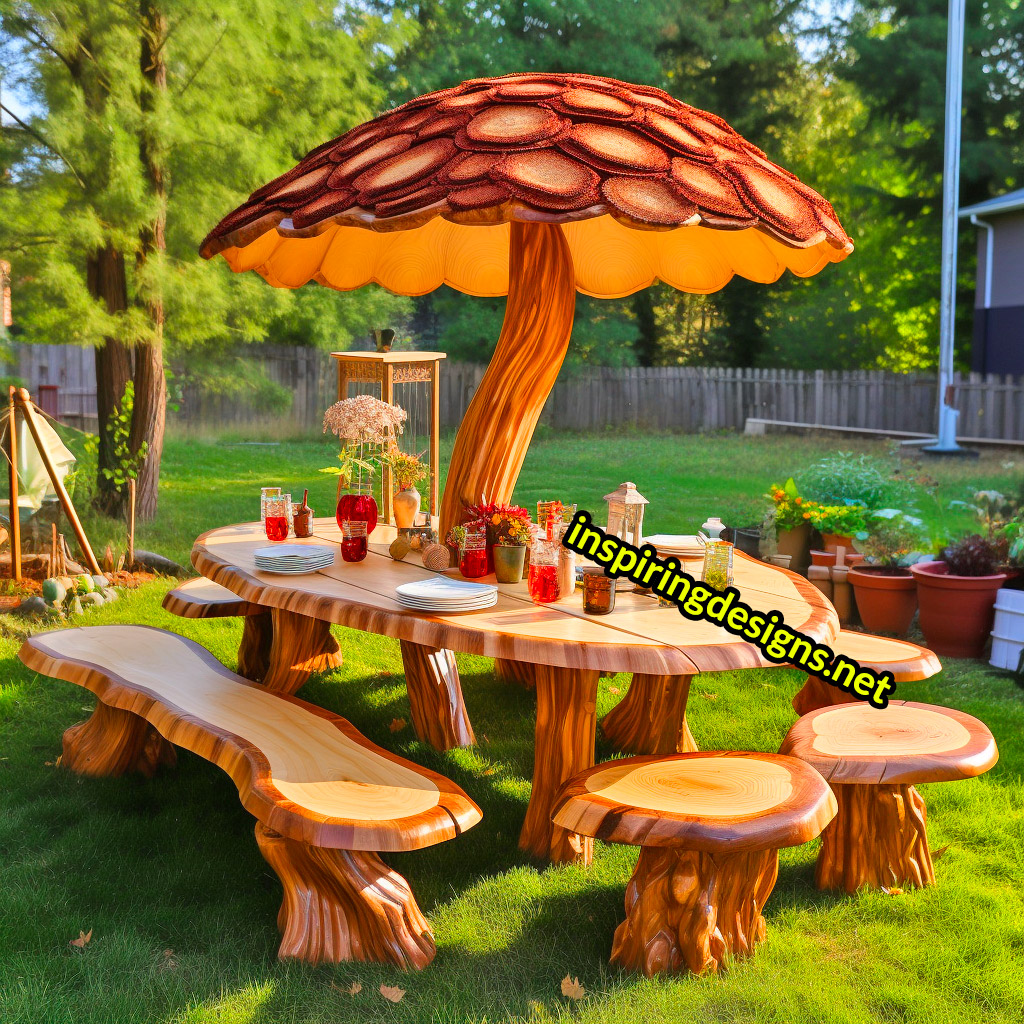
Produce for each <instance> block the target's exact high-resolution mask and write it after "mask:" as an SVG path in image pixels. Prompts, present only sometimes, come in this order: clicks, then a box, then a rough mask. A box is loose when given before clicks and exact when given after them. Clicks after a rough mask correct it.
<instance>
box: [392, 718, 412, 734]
mask: <svg viewBox="0 0 1024 1024" xmlns="http://www.w3.org/2000/svg"><path fill="white" fill-rule="evenodd" d="M406 725H408V723H407V722H406V720H405V719H404V718H392V719H391V724H390V725H389V726H388V728H389V729H390V730H391V731H392V732H401V731H402V730H403V729H404V728H405V727H406Z"/></svg>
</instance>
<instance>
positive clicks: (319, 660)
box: [261, 608, 337, 694]
mask: <svg viewBox="0 0 1024 1024" xmlns="http://www.w3.org/2000/svg"><path fill="white" fill-rule="evenodd" d="M270 615H271V624H272V625H271V640H270V656H269V658H268V662H267V671H266V673H265V674H264V676H263V679H262V680H261V682H262V683H263V685H264V686H265V687H266V688H267V689H268V690H275V691H277V692H279V693H289V694H291V693H295V691H296V690H298V689H299V687H301V686H302V685H303V684H304V683H305V682H306V680H307V679H309V676H310V673H311V672H318V671H320V670H321V669H322V668H323V667H324V658H325V652H326V650H327V648H328V647H330V646H331V645H332V644H333V645H334V647H335V649H337V644H336V643H334V639H333V637H332V636H331V624H330V623H329V622H327V621H325V620H324V619H314V618H313V617H312V616H309V615H300V614H299V613H298V612H289V611H285V610H284V609H283V608H272V609H271V612H270Z"/></svg>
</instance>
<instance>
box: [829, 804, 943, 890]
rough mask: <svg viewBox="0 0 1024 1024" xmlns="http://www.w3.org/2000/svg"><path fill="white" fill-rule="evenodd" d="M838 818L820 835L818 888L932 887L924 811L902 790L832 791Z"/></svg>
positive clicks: (932, 871) (933, 875)
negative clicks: (837, 808)
mask: <svg viewBox="0 0 1024 1024" xmlns="http://www.w3.org/2000/svg"><path fill="white" fill-rule="evenodd" d="M832 791H833V792H834V793H835V795H836V801H837V802H838V804H839V813H838V814H837V815H836V816H835V818H834V819H833V820H832V822H831V823H830V824H829V825H828V827H827V828H826V829H825V831H824V832H822V833H821V851H820V852H819V854H818V865H817V868H816V870H815V876H814V880H815V882H816V883H817V886H818V888H819V889H845V890H846V891H847V892H856V891H857V889H859V888H860V887H861V886H862V885H869V886H872V887H877V886H882V885H884V886H903V885H914V886H918V887H923V886H925V885H934V884H935V870H934V868H933V867H932V856H931V853H930V852H929V850H928V833H927V830H926V828H925V817H926V813H925V806H924V799H923V798H922V796H921V794H920V793H918V791H917V790H916V789H915V788H914V787H913V786H907V785H902V786H899V785H895V786H894V785H888V786H887V785H860V784H846V785H838V786H833V787H832Z"/></svg>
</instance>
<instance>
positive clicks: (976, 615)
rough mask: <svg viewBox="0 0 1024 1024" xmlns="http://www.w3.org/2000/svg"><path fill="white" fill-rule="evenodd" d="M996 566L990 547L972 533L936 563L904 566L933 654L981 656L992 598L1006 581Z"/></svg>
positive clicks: (995, 555)
mask: <svg viewBox="0 0 1024 1024" xmlns="http://www.w3.org/2000/svg"><path fill="white" fill-rule="evenodd" d="M999 561H1000V560H999V552H998V550H997V547H996V544H995V543H994V542H993V541H991V540H989V539H988V538H987V537H982V536H981V535H980V534H977V533H975V534H971V535H970V536H968V537H964V538H962V539H961V540H959V541H957V542H956V543H954V544H950V545H949V547H947V548H946V549H945V550H944V551H943V552H942V557H941V558H940V559H939V560H937V561H934V562H919V563H918V564H917V565H912V566H911V567H910V571H911V572H912V573H913V574H914V576H915V577H916V579H917V599H918V603H919V605H920V608H921V631H922V632H923V633H924V636H925V641H926V642H927V644H928V646H929V647H930V648H931V649H932V650H933V651H935V653H936V654H946V655H949V656H950V657H954V658H980V657H981V654H982V651H983V650H984V648H985V641H986V640H987V639H988V635H989V632H990V631H991V629H992V620H993V617H994V614H995V612H994V608H995V600H996V594H997V592H998V590H999V588H1000V587H1001V586H1002V585H1003V583H1005V582H1006V573H1004V572H1000V571H999Z"/></svg>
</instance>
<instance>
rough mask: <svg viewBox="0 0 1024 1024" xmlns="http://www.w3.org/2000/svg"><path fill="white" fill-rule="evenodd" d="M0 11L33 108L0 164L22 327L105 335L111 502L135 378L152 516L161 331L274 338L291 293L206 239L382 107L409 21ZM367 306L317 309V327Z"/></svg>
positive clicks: (104, 453)
mask: <svg viewBox="0 0 1024 1024" xmlns="http://www.w3.org/2000/svg"><path fill="white" fill-rule="evenodd" d="M0 15H2V17H3V32H2V35H0V62H2V64H0V70H2V73H3V76H4V79H5V82H6V84H7V85H8V86H13V87H14V88H16V89H17V90H18V91H19V93H20V94H21V95H22V96H24V97H25V98H26V100H27V103H28V107H29V109H30V111H31V114H30V115H29V116H27V117H21V118H18V119H17V120H15V116H16V115H15V114H14V112H12V111H11V110H10V109H8V111H7V114H6V117H5V124H4V129H5V132H4V134H5V153H7V154H9V156H10V159H11V160H12V163H11V166H10V168H9V173H8V174H7V175H6V176H5V177H4V178H3V179H0V248H3V249H4V250H5V251H6V252H10V253H11V255H12V260H13V262H14V263H15V267H16V273H17V274H18V275H20V280H21V281H23V282H24V284H23V286H22V289H21V296H22V308H23V311H24V312H23V316H22V318H21V319H22V323H23V325H24V327H25V336H26V337H27V338H28V339H29V340H32V339H38V340H48V341H54V340H60V341H73V342H77V343H79V344H90V345H93V346H95V348H96V369H97V406H98V411H99V416H100V441H101V447H100V475H99V479H98V484H99V490H100V494H101V497H102V503H103V504H104V506H105V507H106V508H107V509H108V510H113V509H115V508H116V507H117V506H118V505H119V503H120V501H121V500H122V495H121V494H120V493H118V492H117V491H116V489H115V488H114V486H113V483H112V481H111V480H110V479H108V477H107V476H106V474H104V473H103V470H104V469H111V468H112V467H113V460H114V454H113V451H112V448H111V446H110V432H109V429H108V425H109V422H110V418H111V414H112V411H113V410H114V408H115V406H116V405H117V403H118V402H120V401H121V399H122V396H123V395H124V392H125V385H126V384H127V383H128V381H129V380H132V381H133V382H134V393H135V400H134V410H133V417H132V426H131V435H130V444H131V446H132V448H133V449H134V450H135V451H138V450H139V449H140V448H141V446H142V445H143V444H146V445H147V447H148V450H149V455H148V457H147V459H146V461H145V463H144V466H143V469H142V473H141V475H140V479H139V511H140V513H141V514H143V515H152V514H153V513H155V511H156V504H157V484H158V481H159V462H160V453H161V447H162V439H163V428H164V408H165V401H164V398H165V390H166V385H165V380H164V347H165V343H166V344H167V345H168V346H170V348H171V349H172V350H173V349H177V350H179V351H182V352H184V351H187V352H189V353H190V356H191V358H192V359H193V360H194V359H195V357H196V355H197V354H199V353H203V352H205V351H209V350H210V348H211V346H212V347H213V348H214V349H221V350H223V349H225V348H227V347H230V346H232V345H234V344H236V343H238V342H245V341H261V340H264V339H265V338H266V337H267V332H268V329H269V328H270V326H271V325H272V324H274V323H275V322H276V323H278V324H280V323H281V320H282V318H286V317H287V311H288V310H289V309H290V308H294V305H295V299H294V297H293V296H291V295H289V294H287V293H281V292H277V291H276V290H271V289H268V288H266V287H265V286H262V285H261V283H260V282H258V281H250V280H246V278H247V277H249V276H250V275H242V276H239V277H233V275H231V274H230V272H228V271H227V270H226V268H225V267H222V266H217V265H209V264H205V263H203V262H202V261H200V260H199V258H198V256H197V254H196V250H197V247H198V244H199V242H200V241H201V239H202V237H203V235H204V234H205V232H206V230H207V229H208V228H209V227H210V226H212V225H213V224H214V223H216V221H217V220H218V219H219V218H220V217H221V216H223V214H224V213H226V212H227V211H228V210H230V209H231V208H232V207H233V206H234V205H236V204H237V202H238V201H239V200H240V199H241V198H243V197H244V196H245V195H246V194H247V193H248V192H250V191H251V190H252V189H253V188H255V187H257V186H258V185H260V184H262V183H263V182H265V181H266V180H268V179H270V178H272V177H274V176H276V175H277V174H280V173H281V172H282V171H284V170H286V169H287V168H288V167H290V166H291V165H292V164H293V163H294V162H295V161H296V160H297V159H298V158H300V157H301V156H302V155H304V154H305V153H306V152H307V151H308V150H309V149H311V148H313V146H315V145H317V144H319V143H320V142H322V141H324V140H325V139H327V138H330V137H331V136H333V135H337V134H340V133H341V132H342V131H344V130H345V129H346V128H348V127H350V126H351V125H353V124H355V123H358V122H359V121H362V120H364V119H366V118H367V117H369V116H372V115H373V114H374V113H375V112H376V111H377V109H378V107H379V106H380V105H381V104H382V102H383V98H384V97H383V90H382V89H381V87H380V85H379V83H378V79H377V77H376V75H375V66H374V60H375V58H373V57H372V54H374V53H377V52H384V51H385V50H387V49H390V50H394V49H395V48H396V47H397V46H399V45H400V26H397V25H387V24H385V23H384V22H383V21H382V20H381V19H378V18H373V17H371V16H369V15H364V16H363V17H362V18H361V19H359V20H358V21H356V20H353V19H349V21H348V23H347V31H343V30H342V29H341V27H340V26H339V24H338V22H337V20H336V16H335V11H334V5H332V4H331V3H329V2H326V0H291V2H289V3H287V4H282V3H279V2H277V0H222V2H220V3H218V4H217V5H216V7H215V8H213V9H211V8H210V7H209V5H208V4H205V3H201V2H199V0H0ZM368 54H370V55H371V57H370V59H368V56H367V55H368ZM219 262H220V261H218V263H219ZM364 302H365V300H364V299H363V298H362V297H359V296H350V297H341V296H339V297H335V299H334V303H335V305H334V308H333V310H332V309H331V308H325V307H324V306H321V309H322V310H323V313H324V317H325V323H324V324H323V326H322V328H321V331H322V332H326V331H327V330H329V324H330V322H331V320H332V319H333V320H334V321H336V322H340V321H341V320H343V319H344V318H345V317H344V316H343V315H341V314H340V313H339V312H338V311H339V310H341V309H342V308H347V309H348V310H349V311H350V310H351V308H352V307H353V306H354V305H358V304H360V303H364ZM373 308H374V309H376V310H379V309H380V308H381V306H380V302H379V300H378V301H377V303H376V306H375V307H373ZM390 308H391V309H392V310H393V311H394V310H399V309H402V308H404V304H393V305H392V306H391V307H390ZM346 315H349V318H350V319H351V314H350V312H349V313H348V314H346ZM369 326H373V325H372V324H371V325H369Z"/></svg>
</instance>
